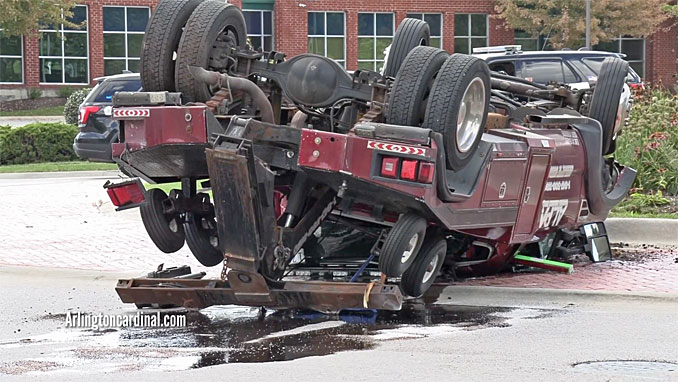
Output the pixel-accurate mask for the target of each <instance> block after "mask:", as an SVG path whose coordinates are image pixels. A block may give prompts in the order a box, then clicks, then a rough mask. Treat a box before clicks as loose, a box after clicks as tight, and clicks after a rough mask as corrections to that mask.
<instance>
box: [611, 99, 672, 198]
mask: <svg viewBox="0 0 678 382" xmlns="http://www.w3.org/2000/svg"><path fill="white" fill-rule="evenodd" d="M615 157H616V158H617V160H618V161H619V162H620V163H622V164H624V165H627V166H630V167H633V168H634V169H636V171H638V176H637V178H636V183H635V187H636V190H635V191H637V192H643V193H650V194H656V193H657V191H662V192H663V193H665V194H667V195H677V194H678V97H677V96H675V95H673V94H671V93H670V92H668V91H667V90H662V89H659V88H648V89H647V90H645V91H644V92H640V93H637V94H636V95H635V96H634V104H633V108H632V109H631V116H630V121H629V124H628V126H626V127H625V128H624V130H623V131H622V134H621V135H620V136H619V138H617V150H616V152H615ZM660 195H661V194H660Z"/></svg>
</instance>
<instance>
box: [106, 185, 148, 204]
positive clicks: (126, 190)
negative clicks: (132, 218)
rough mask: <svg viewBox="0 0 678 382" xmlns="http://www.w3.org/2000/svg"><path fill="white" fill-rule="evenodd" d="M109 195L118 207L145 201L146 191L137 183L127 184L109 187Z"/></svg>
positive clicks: (107, 190)
mask: <svg viewBox="0 0 678 382" xmlns="http://www.w3.org/2000/svg"><path fill="white" fill-rule="evenodd" d="M106 192H108V196H109V197H110V198H111V202H113V205H114V206H116V207H122V206H126V205H128V204H132V203H141V202H143V201H144V192H143V190H142V189H141V187H139V185H138V184H137V183H130V184H125V185H122V186H118V187H111V188H107V189H106Z"/></svg>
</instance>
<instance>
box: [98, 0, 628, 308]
mask: <svg viewBox="0 0 678 382" xmlns="http://www.w3.org/2000/svg"><path fill="white" fill-rule="evenodd" d="M170 16H172V17H170ZM168 17H169V18H170V19H171V20H174V25H172V26H171V27H169V28H167V27H165V28H162V27H161V26H162V25H164V24H162V25H161V23H162V22H163V21H162V20H163V18H168ZM245 33H246V32H245V23H244V20H243V18H242V14H241V12H240V10H239V9H238V8H237V7H235V6H233V5H228V4H225V3H223V2H220V1H216V0H206V1H202V2H200V1H198V2H196V1H185V0H163V1H161V2H160V4H159V5H158V9H157V10H156V12H155V13H154V16H153V17H152V19H151V21H150V23H149V27H148V30H147V33H146V36H145V40H144V47H143V52H142V82H143V87H144V89H145V90H146V91H145V92H136V93H116V94H115V96H114V98H113V103H114V111H113V116H114V118H117V119H119V120H120V141H119V142H117V143H114V144H113V153H114V159H115V160H116V162H117V163H118V165H119V167H120V168H121V170H122V171H123V172H125V173H127V174H129V175H130V176H132V177H134V178H132V179H131V180H129V181H125V182H122V183H117V184H111V183H108V184H106V186H105V187H106V188H107V190H108V193H109V195H110V196H111V199H112V201H113V203H114V204H115V205H116V206H118V208H119V209H127V208H134V207H139V208H140V211H141V217H142V220H143V222H144V225H145V227H146V229H147V231H148V234H149V236H150V238H151V239H152V240H153V242H154V243H155V244H156V245H157V246H158V248H159V249H161V250H162V251H164V252H168V253H169V252H174V251H177V250H179V249H180V248H181V247H182V246H183V245H184V243H186V244H187V245H188V247H189V248H190V249H191V251H192V252H193V254H194V255H195V257H196V258H197V259H198V260H199V261H200V262H201V263H202V264H203V265H205V266H216V265H219V264H222V263H223V267H224V268H223V272H222V277H221V279H215V280H212V279H202V276H203V274H183V275H179V276H177V277H172V276H174V275H169V276H168V274H167V273H163V272H160V276H159V278H158V277H147V278H138V279H130V280H120V281H119V283H118V286H117V288H116V289H117V292H118V294H119V295H120V297H121V299H122V301H124V302H130V303H136V304H137V305H139V306H145V305H149V304H158V305H161V306H163V305H177V306H185V307H191V308H203V307H207V306H210V305H225V304H239V305H251V306H262V307H274V308H294V307H301V308H311V309H316V310H320V311H338V310H341V309H345V308H374V309H388V310H398V309H400V307H401V304H402V300H403V294H405V295H409V296H414V297H416V296H421V295H422V294H423V293H424V292H426V290H427V289H428V288H429V287H430V286H431V285H432V283H433V282H434V281H435V280H436V278H437V277H439V276H443V277H444V276H448V277H454V276H455V275H457V274H463V273H473V274H478V273H490V272H496V271H498V270H500V269H502V268H504V267H506V266H507V265H511V264H513V263H514V256H515V255H516V254H518V253H520V254H521V257H522V258H524V257H526V256H527V257H530V258H535V259H562V258H567V257H568V256H569V255H571V254H573V253H587V254H589V256H590V257H591V258H592V259H594V260H599V259H601V258H603V257H605V256H606V255H607V256H609V244H608V243H607V237H606V235H605V230H604V225H603V224H602V221H603V220H604V219H605V218H606V217H607V215H608V213H609V211H610V209H611V208H612V207H613V206H614V205H616V204H617V203H619V202H620V201H621V200H622V199H623V198H624V197H625V195H626V193H627V192H628V190H629V188H630V187H631V184H632V183H633V180H634V178H635V171H634V170H633V169H631V168H628V167H624V166H622V165H620V164H619V163H617V162H615V161H614V158H613V156H612V155H611V154H613V153H614V145H615V140H616V137H617V135H618V134H619V133H620V132H621V126H622V125H623V123H624V120H625V117H626V115H625V113H626V112H627V110H628V108H627V104H628V96H625V94H627V92H628V88H627V87H626V85H625V84H624V81H625V76H626V72H627V71H628V64H627V63H626V62H624V61H622V60H619V59H611V58H610V59H606V60H605V62H604V63H603V67H602V70H601V73H600V76H599V78H598V82H597V84H595V87H594V88H593V90H576V91H575V90H572V89H570V88H568V87H567V86H565V85H560V84H555V83H554V84H549V85H538V84H534V83H531V82H528V81H525V80H522V79H520V78H516V77H510V76H506V75H503V74H499V73H491V72H490V71H489V69H488V67H487V64H486V63H485V62H484V61H482V60H479V59H477V58H474V57H471V56H466V55H461V54H453V55H449V54H448V53H446V52H445V51H443V50H441V49H437V48H433V47H429V46H427V45H428V41H429V36H430V33H429V28H428V25H427V24H426V23H424V22H422V21H420V20H415V19H405V20H404V21H403V22H402V23H401V24H400V26H399V28H398V30H397V32H396V34H395V37H394V40H393V44H392V47H391V49H390V53H389V57H388V60H387V62H386V64H385V67H384V73H383V74H379V73H376V72H371V71H364V70H359V71H356V72H354V73H352V74H349V73H348V72H346V71H345V70H344V69H343V68H342V67H341V66H340V65H339V64H337V63H336V62H335V61H333V60H331V59H328V58H326V57H321V56H317V55H313V54H301V55H298V56H296V57H292V58H289V59H285V56H284V55H283V54H282V53H278V52H261V51H255V50H253V49H252V48H251V47H250V46H249V45H248V43H247V42H246V40H245V37H246V34H245ZM172 47H176V48H172ZM175 51H176V53H175ZM173 54H176V61H173V60H172V55H173ZM138 178H141V179H143V180H145V181H147V182H151V183H164V182H177V181H179V182H181V188H180V189H176V190H173V191H172V192H171V193H170V194H169V195H167V194H166V193H165V192H164V191H162V190H160V189H150V190H144V187H143V185H142V183H141V182H140V181H139V179H138ZM199 187H203V188H210V189H211V193H212V198H210V196H209V193H206V192H203V191H199V190H198V188H199ZM185 273H188V272H185ZM163 274H164V275H165V276H163Z"/></svg>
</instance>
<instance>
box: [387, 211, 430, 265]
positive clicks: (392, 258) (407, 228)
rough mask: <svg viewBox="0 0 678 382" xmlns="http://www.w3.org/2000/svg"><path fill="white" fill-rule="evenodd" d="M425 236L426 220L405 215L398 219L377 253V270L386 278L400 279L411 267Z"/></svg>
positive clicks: (409, 214)
mask: <svg viewBox="0 0 678 382" xmlns="http://www.w3.org/2000/svg"><path fill="white" fill-rule="evenodd" d="M425 235H426V220H425V219H424V218H422V217H421V216H419V215H416V214H413V213H407V214H405V215H403V216H401V217H400V219H398V221H397V222H396V224H395V225H394V226H393V228H392V229H391V232H389V234H388V236H387V237H386V240H385V241H384V245H383V247H382V249H381V252H380V253H379V270H380V271H381V272H383V273H384V274H386V276H388V277H400V276H401V275H402V274H403V272H405V270H407V268H408V267H409V266H410V265H412V262H414V259H415V258H416V257H417V252H419V248H421V245H422V243H423V242H424V236H425Z"/></svg>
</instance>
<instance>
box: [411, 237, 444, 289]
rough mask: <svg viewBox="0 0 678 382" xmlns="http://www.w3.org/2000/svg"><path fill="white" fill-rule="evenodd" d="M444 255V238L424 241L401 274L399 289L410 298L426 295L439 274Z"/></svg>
mask: <svg viewBox="0 0 678 382" xmlns="http://www.w3.org/2000/svg"><path fill="white" fill-rule="evenodd" d="M446 253H447V241H445V238H442V237H435V238H434V239H433V240H426V242H425V243H424V245H423V246H422V247H421V249H420V250H419V255H417V258H416V259H414V262H413V263H412V266H410V267H409V268H408V269H407V270H406V271H405V273H403V278H402V279H401V280H400V289H401V290H402V291H403V292H405V294H407V295H408V296H412V297H420V296H422V295H423V294H424V293H426V291H427V290H428V288H430V287H431V285H433V282H434V281H435V279H436V276H437V275H438V272H440V268H441V267H442V266H443V262H444V261H445V254H446Z"/></svg>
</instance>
